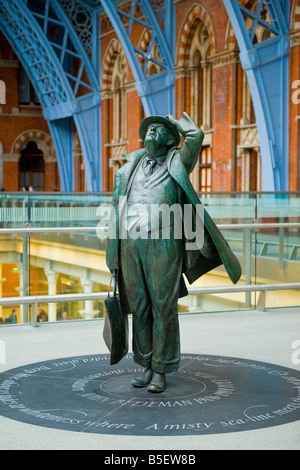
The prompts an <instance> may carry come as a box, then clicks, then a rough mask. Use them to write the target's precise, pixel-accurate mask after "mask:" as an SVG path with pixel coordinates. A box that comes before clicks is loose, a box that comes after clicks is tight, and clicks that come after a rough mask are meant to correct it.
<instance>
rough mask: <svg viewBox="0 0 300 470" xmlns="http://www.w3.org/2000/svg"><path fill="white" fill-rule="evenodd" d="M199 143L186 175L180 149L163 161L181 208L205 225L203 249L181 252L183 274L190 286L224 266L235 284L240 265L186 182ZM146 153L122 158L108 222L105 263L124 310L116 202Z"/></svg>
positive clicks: (181, 291)
mask: <svg viewBox="0 0 300 470" xmlns="http://www.w3.org/2000/svg"><path fill="white" fill-rule="evenodd" d="M197 129H198V128H197ZM198 130H199V129H198ZM201 132H202V131H201ZM202 139H203V138H202ZM202 139H201V141H200V145H199V142H198V146H199V148H198V151H196V152H195V155H194V161H193V162H192V164H191V165H190V166H189V168H188V170H189V171H188V170H187V167H186V165H185V164H184V163H183V161H182V158H181V156H180V152H181V149H180V148H173V149H171V150H170V151H169V152H168V155H167V158H166V163H167V168H168V171H169V173H170V175H171V176H172V177H173V178H174V180H175V181H176V182H177V184H178V185H179V187H180V188H181V191H180V194H181V201H180V202H181V204H192V206H193V207H194V209H195V210H194V216H198V215H197V214H199V213H200V214H202V221H203V224H204V242H203V246H202V247H201V248H200V249H197V250H194V249H193V250H186V249H185V250H184V256H183V267H182V273H183V274H185V276H186V278H187V280H188V281H189V283H190V284H192V283H193V282H194V281H196V280H197V279H198V278H199V277H201V276H202V275H203V274H205V273H207V272H209V271H211V270H212V269H214V268H216V267H217V266H220V265H222V264H223V265H224V267H225V269H226V271H227V273H228V275H229V277H230V279H231V280H232V282H233V283H234V284H235V283H236V282H237V281H238V280H239V278H240V276H241V267H240V263H239V261H238V259H237V258H236V256H235V255H234V253H233V252H232V251H231V249H230V247H229V245H228V243H227V242H226V240H225V238H224V237H223V235H222V234H221V232H220V230H219V229H218V227H217V226H216V224H215V223H214V222H213V220H212V219H211V217H210V216H209V214H208V213H207V211H206V210H205V209H204V210H203V211H197V209H196V207H197V205H198V204H201V202H200V200H199V197H198V195H197V193H196V191H195V190H194V188H193V186H192V184H191V182H190V179H189V172H190V171H192V169H193V168H194V166H195V164H196V161H197V158H198V155H199V152H200V150H201V145H202ZM145 153H146V151H145V149H140V150H137V151H135V152H132V153H130V154H127V155H125V156H124V157H125V159H126V160H127V161H128V162H127V163H126V164H125V165H123V166H122V167H121V168H120V169H119V170H118V171H117V173H116V177H115V182H114V192H113V206H114V209H115V213H114V216H115V218H114V220H112V221H111V227H110V230H111V234H113V236H112V235H109V236H108V240H107V250H106V263H107V266H108V268H109V269H110V271H114V270H117V271H118V279H119V292H120V300H121V304H123V306H125V305H126V303H123V301H124V300H125V299H124V297H123V294H124V292H123V282H122V266H121V265H120V240H119V222H120V220H119V218H120V213H119V212H120V211H119V201H120V200H121V199H120V198H122V197H124V196H126V191H127V188H128V183H129V181H130V177H131V176H132V174H133V172H134V170H135V168H136V166H137V164H138V163H139V162H140V160H141V158H143V156H144V155H145ZM112 226H113V228H112ZM184 295H187V288H186V285H185V283H184V280H183V277H182V279H181V286H180V297H183V296H184ZM124 308H125V307H124Z"/></svg>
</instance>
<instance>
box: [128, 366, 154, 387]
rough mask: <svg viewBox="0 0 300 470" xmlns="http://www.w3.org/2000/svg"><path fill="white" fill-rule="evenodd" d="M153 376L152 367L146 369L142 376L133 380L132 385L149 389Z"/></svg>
mask: <svg viewBox="0 0 300 470" xmlns="http://www.w3.org/2000/svg"><path fill="white" fill-rule="evenodd" d="M152 375H153V370H152V369H151V367H149V368H148V369H145V370H144V371H143V372H142V374H141V375H139V376H138V377H135V378H134V379H132V380H131V382H130V383H131V385H133V386H134V387H147V385H149V384H150V382H151V379H152Z"/></svg>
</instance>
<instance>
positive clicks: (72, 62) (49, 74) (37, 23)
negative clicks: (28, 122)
mask: <svg viewBox="0 0 300 470" xmlns="http://www.w3.org/2000/svg"><path fill="white" fill-rule="evenodd" d="M66 4H67V7H66ZM64 6H65V7H66V11H64V8H63V7H64ZM71 6H72V8H71ZM72 14H73V16H72ZM93 14H94V11H93V10H91V9H89V10H88V9H87V8H85V9H83V7H81V8H80V9H79V8H78V5H76V2H75V1H74V0H68V2H65V1H63V0H60V1H58V0H51V1H49V0H44V1H41V0H40V1H37V0H35V1H33V0H27V1H26V0H7V1H6V0H5V1H4V0H0V25H1V28H2V30H3V32H4V34H5V35H6V37H7V39H8V41H9V42H10V43H11V45H12V47H13V49H14V50H15V52H16V54H17V55H18V57H19V60H20V61H21V62H22V65H23V67H24V69H25V70H26V72H27V74H28V76H29V77H30V79H31V81H32V83H33V85H34V87H35V89H36V92H37V94H38V96H39V99H40V102H41V104H42V106H43V113H44V116H45V118H46V120H47V121H48V123H49V128H50V130H51V133H52V137H53V143H54V146H55V149H56V155H57V161H58V166H59V170H60V177H61V188H62V190H65V191H72V190H74V168H73V166H74V162H73V156H72V155H73V151H72V150H73V148H72V147H73V119H74V124H75V126H76V129H77V132H78V136H79V139H80V143H81V148H82V153H83V157H84V162H85V169H86V174H87V186H88V189H89V190H94V191H96V190H101V179H102V178H101V165H100V140H99V134H100V133H99V129H100V106H99V103H100V93H99V74H97V73H96V70H95V65H96V64H97V59H96V58H95V55H96V54H95V50H92V48H91V44H92V43H93V41H92V40H91V39H90V37H89V35H88V36H86V35H84V34H83V33H82V30H81V31H80V21H81V22H82V21H83V20H84V19H87V18H88V15H90V16H93ZM80 15H81V16H80ZM84 15H85V16H84ZM89 21H90V20H89ZM93 26H94V27H95V20H94V19H93ZM78 30H79V35H78ZM87 31H88V33H91V31H92V29H91V27H90V28H89V29H87ZM92 34H93V35H94V36H95V37H97V30H96V29H93V31H92ZM90 55H92V56H93V57H90ZM98 60H99V59H98Z"/></svg>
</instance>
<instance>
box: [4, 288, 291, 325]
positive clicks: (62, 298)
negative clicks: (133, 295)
mask: <svg viewBox="0 0 300 470" xmlns="http://www.w3.org/2000/svg"><path fill="white" fill-rule="evenodd" d="M291 289H292V290H294V289H295V290H298V289H299V290H300V282H293V283H282V284H253V285H251V284H250V285H238V286H221V287H192V288H189V289H188V294H189V295H204V294H228V293H232V292H234V293H236V292H260V293H261V295H260V297H259V299H258V303H257V306H256V309H257V310H259V311H262V312H263V311H265V309H266V308H265V302H266V295H267V292H268V291H282V290H291ZM106 298H107V292H93V293H90V294H57V295H32V296H23V297H8V298H0V306H6V307H7V306H12V305H13V306H16V305H30V306H32V307H33V311H32V315H31V319H30V322H29V323H30V325H31V326H34V327H36V326H37V311H38V305H39V304H42V303H52V302H54V303H56V302H70V301H72V302H76V301H83V300H105V299H106Z"/></svg>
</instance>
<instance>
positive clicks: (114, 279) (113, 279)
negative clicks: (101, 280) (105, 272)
mask: <svg viewBox="0 0 300 470" xmlns="http://www.w3.org/2000/svg"><path fill="white" fill-rule="evenodd" d="M112 282H113V284H114V291H113V292H114V297H116V296H117V287H118V281H117V271H113V272H112V276H111V279H110V284H109V289H108V297H110V295H109V294H110V289H111V284H112Z"/></svg>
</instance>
